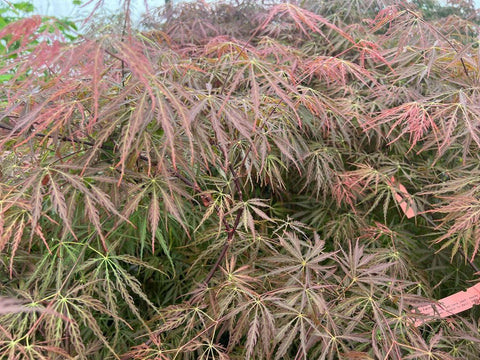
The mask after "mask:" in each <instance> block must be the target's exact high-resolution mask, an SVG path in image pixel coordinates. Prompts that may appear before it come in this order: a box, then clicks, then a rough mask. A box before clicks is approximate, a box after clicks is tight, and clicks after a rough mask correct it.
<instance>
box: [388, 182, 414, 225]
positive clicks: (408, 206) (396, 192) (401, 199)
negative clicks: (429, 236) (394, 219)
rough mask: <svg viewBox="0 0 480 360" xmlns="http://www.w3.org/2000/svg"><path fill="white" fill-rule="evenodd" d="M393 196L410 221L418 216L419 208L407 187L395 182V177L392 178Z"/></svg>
mask: <svg viewBox="0 0 480 360" xmlns="http://www.w3.org/2000/svg"><path fill="white" fill-rule="evenodd" d="M390 182H391V186H392V191H393V196H394V197H395V200H396V201H397V203H398V205H400V208H401V209H402V211H403V213H404V214H405V215H406V217H407V218H408V219H410V218H412V217H414V216H416V215H417V207H416V205H415V201H414V200H413V198H412V196H411V195H410V194H409V193H408V191H407V189H406V188H405V186H403V185H402V184H401V183H399V182H397V181H396V180H395V177H393V176H392V177H391V178H390Z"/></svg>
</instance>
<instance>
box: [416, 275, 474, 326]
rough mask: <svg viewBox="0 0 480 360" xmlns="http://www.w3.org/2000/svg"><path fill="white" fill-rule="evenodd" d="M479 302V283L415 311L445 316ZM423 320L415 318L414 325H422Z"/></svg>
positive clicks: (428, 314) (469, 307)
mask: <svg viewBox="0 0 480 360" xmlns="http://www.w3.org/2000/svg"><path fill="white" fill-rule="evenodd" d="M479 304H480V283H478V284H476V285H474V286H472V287H470V288H468V289H467V290H465V291H459V292H458V293H455V294H453V295H450V296H447V297H446V298H443V299H441V300H440V301H438V303H437V304H433V305H426V306H422V307H419V308H418V309H417V312H418V313H420V314H423V315H427V316H438V317H440V318H445V317H447V316H451V315H455V314H458V313H459V312H462V311H465V310H468V309H471V308H472V306H473V305H479ZM423 322H424V320H415V324H414V325H415V326H419V325H422V324H423Z"/></svg>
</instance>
